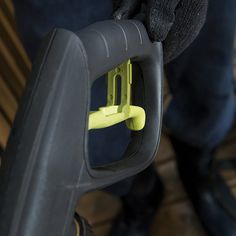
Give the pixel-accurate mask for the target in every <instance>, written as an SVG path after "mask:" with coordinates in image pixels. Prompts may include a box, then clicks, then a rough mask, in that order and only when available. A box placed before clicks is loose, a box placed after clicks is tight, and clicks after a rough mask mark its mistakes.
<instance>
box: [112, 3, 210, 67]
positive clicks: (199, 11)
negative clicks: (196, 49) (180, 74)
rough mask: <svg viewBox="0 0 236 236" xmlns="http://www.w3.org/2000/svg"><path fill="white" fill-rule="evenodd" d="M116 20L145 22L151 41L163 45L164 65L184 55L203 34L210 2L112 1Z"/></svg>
mask: <svg viewBox="0 0 236 236" xmlns="http://www.w3.org/2000/svg"><path fill="white" fill-rule="evenodd" d="M113 4H114V18H115V19H130V18H139V19H140V17H141V19H142V20H143V22H144V24H145V26H146V28H147V30H148V33H149V37H150V39H151V40H153V41H159V42H163V51H164V63H168V62H170V61H171V60H173V59H174V58H175V57H177V56H178V55H179V54H180V53H182V52H183V51H184V49H186V48H187V47H188V46H189V45H190V44H191V43H192V42H193V40H194V39H195V38H196V36H197V35H198V33H199V32H200V30H201V28H202V26H203V24H204V22H205V18H206V13H207V5H208V0H113Z"/></svg>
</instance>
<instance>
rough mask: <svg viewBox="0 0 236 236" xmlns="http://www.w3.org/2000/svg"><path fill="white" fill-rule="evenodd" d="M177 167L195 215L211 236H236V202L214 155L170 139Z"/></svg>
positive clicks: (172, 138) (208, 151)
mask: <svg viewBox="0 0 236 236" xmlns="http://www.w3.org/2000/svg"><path fill="white" fill-rule="evenodd" d="M171 142H172V145H173V147H174V150H175V153H176V158H177V167H178V171H179V175H180V178H181V180H182V182H183V185H184V187H185V189H186V191H187V193H188V195H189V198H190V200H191V202H192V204H193V206H194V208H195V211H196V213H197V215H198V217H199V219H200V221H201V223H202V225H203V227H204V228H205V230H206V232H207V233H208V235H210V236H236V199H235V198H234V196H233V195H232V193H231V191H230V189H229V187H228V186H227V184H226V182H225V181H224V179H223V178H222V177H221V176H220V174H219V173H218V170H217V168H216V165H215V164H214V162H213V155H214V152H213V151H211V150H209V149H207V148H206V149H201V148H196V147H193V146H190V145H188V144H186V143H184V142H181V141H179V140H178V139H176V138H174V137H171Z"/></svg>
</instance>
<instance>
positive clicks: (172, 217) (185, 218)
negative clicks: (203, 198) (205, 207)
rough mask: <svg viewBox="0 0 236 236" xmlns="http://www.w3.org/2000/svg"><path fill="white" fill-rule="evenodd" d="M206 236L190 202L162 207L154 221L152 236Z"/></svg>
mask: <svg viewBox="0 0 236 236" xmlns="http://www.w3.org/2000/svg"><path fill="white" fill-rule="evenodd" d="M156 235H163V236H190V235H191V236H205V233H204V230H203V228H202V226H201V224H200V222H199V220H198V218H197V216H196V215H195V213H194V210H193V209H192V206H191V203H190V202H189V201H185V202H181V203H178V204H172V205H168V206H162V207H161V208H160V209H159V211H158V212H157V215H156V217H155V219H154V222H153V226H152V229H151V236H156Z"/></svg>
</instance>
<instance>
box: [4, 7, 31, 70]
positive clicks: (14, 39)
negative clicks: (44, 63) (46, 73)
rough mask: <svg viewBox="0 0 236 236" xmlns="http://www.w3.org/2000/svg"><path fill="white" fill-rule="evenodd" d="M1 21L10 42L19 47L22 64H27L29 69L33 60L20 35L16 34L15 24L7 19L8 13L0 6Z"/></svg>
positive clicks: (18, 51)
mask: <svg viewBox="0 0 236 236" xmlns="http://www.w3.org/2000/svg"><path fill="white" fill-rule="evenodd" d="M0 22H1V28H2V29H3V30H4V32H6V35H7V36H8V38H9V42H11V44H12V45H13V47H15V48H16V49H17V53H18V54H19V56H20V58H21V60H22V64H24V65H25V66H26V68H27V69H28V70H30V69H31V62H30V60H29V58H28V56H27V54H26V53H25V50H24V48H23V46H22V44H21V42H20V40H19V37H18V36H17V34H16V31H15V29H14V27H13V25H12V24H11V23H10V22H9V21H8V20H7V18H6V15H5V14H4V12H3V11H2V9H1V8H0Z"/></svg>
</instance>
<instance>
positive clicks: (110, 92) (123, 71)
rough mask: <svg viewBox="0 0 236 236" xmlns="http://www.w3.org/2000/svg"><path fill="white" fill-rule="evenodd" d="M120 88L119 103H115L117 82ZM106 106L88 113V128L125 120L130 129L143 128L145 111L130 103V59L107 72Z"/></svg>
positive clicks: (100, 127)
mask: <svg viewBox="0 0 236 236" xmlns="http://www.w3.org/2000/svg"><path fill="white" fill-rule="evenodd" d="M119 80H120V83H121V88H120V90H121V91H120V96H121V98H120V104H119V105H118V104H117V103H118V102H117V95H118V83H119ZM107 84H108V89H107V106H106V107H100V108H99V110H98V111H91V112H90V114H89V129H102V128H106V127H110V126H112V125H115V124H118V123H120V122H123V121H125V122H126V125H127V127H128V128H129V129H130V130H133V131H138V130H141V129H143V128H144V125H145V119H146V115H145V111H144V109H143V108H141V107H138V106H133V105H130V103H131V85H132V64H131V62H130V60H128V61H126V62H124V63H123V64H121V65H120V66H118V67H117V68H115V69H113V70H111V71H110V72H108V82H107Z"/></svg>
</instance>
